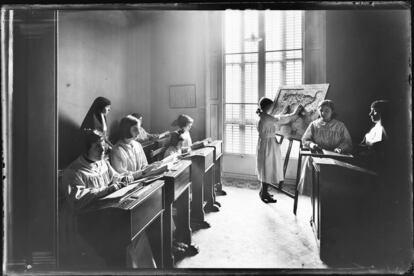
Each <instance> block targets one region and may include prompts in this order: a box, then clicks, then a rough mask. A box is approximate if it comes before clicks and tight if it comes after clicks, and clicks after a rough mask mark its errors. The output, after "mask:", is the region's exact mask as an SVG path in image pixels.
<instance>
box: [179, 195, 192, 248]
mask: <svg viewBox="0 0 414 276" xmlns="http://www.w3.org/2000/svg"><path fill="white" fill-rule="evenodd" d="M176 208H177V224H176V227H177V229H176V239H177V240H179V241H182V242H184V243H186V244H191V228H190V192H189V188H188V189H186V190H185V192H183V193H182V194H181V196H180V197H179V198H178V199H177V201H176Z"/></svg>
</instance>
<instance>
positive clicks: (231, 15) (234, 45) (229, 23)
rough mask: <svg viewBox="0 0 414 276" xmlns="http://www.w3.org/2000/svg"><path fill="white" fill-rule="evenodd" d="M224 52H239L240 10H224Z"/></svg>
mask: <svg viewBox="0 0 414 276" xmlns="http://www.w3.org/2000/svg"><path fill="white" fill-rule="evenodd" d="M224 24H225V31H224V32H225V33H224V35H225V45H226V46H225V48H226V49H225V52H226V53H240V52H241V12H240V11H231V10H230V11H226V16H225V21H224Z"/></svg>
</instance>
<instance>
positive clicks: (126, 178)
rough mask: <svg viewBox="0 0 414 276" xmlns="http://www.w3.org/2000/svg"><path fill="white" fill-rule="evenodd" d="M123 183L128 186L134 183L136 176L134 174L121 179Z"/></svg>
mask: <svg viewBox="0 0 414 276" xmlns="http://www.w3.org/2000/svg"><path fill="white" fill-rule="evenodd" d="M121 181H122V182H124V183H125V184H127V185H128V184H129V183H131V182H132V181H134V176H133V175H132V174H127V175H125V176H124V177H123V178H122V179H121ZM125 186H126V185H125Z"/></svg>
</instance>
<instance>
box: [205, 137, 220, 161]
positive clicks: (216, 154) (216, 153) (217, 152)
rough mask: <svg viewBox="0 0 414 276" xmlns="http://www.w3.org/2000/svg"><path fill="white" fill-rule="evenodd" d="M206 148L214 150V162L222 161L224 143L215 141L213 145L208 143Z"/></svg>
mask: <svg viewBox="0 0 414 276" xmlns="http://www.w3.org/2000/svg"><path fill="white" fill-rule="evenodd" d="M206 147H212V148H214V149H215V150H214V160H218V159H220V157H221V156H223V141H221V140H214V141H212V142H211V143H208V144H207V145H206Z"/></svg>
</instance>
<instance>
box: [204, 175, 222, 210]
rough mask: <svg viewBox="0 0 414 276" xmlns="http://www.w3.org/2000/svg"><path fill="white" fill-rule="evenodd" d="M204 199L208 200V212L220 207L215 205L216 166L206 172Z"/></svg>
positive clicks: (205, 208) (206, 208)
mask: <svg viewBox="0 0 414 276" xmlns="http://www.w3.org/2000/svg"><path fill="white" fill-rule="evenodd" d="M204 199H205V200H206V201H207V203H206V206H205V207H204V210H205V211H207V212H217V211H219V209H218V207H216V206H214V201H215V195H214V167H213V168H211V169H210V170H209V171H208V172H206V173H205V174H204Z"/></svg>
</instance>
